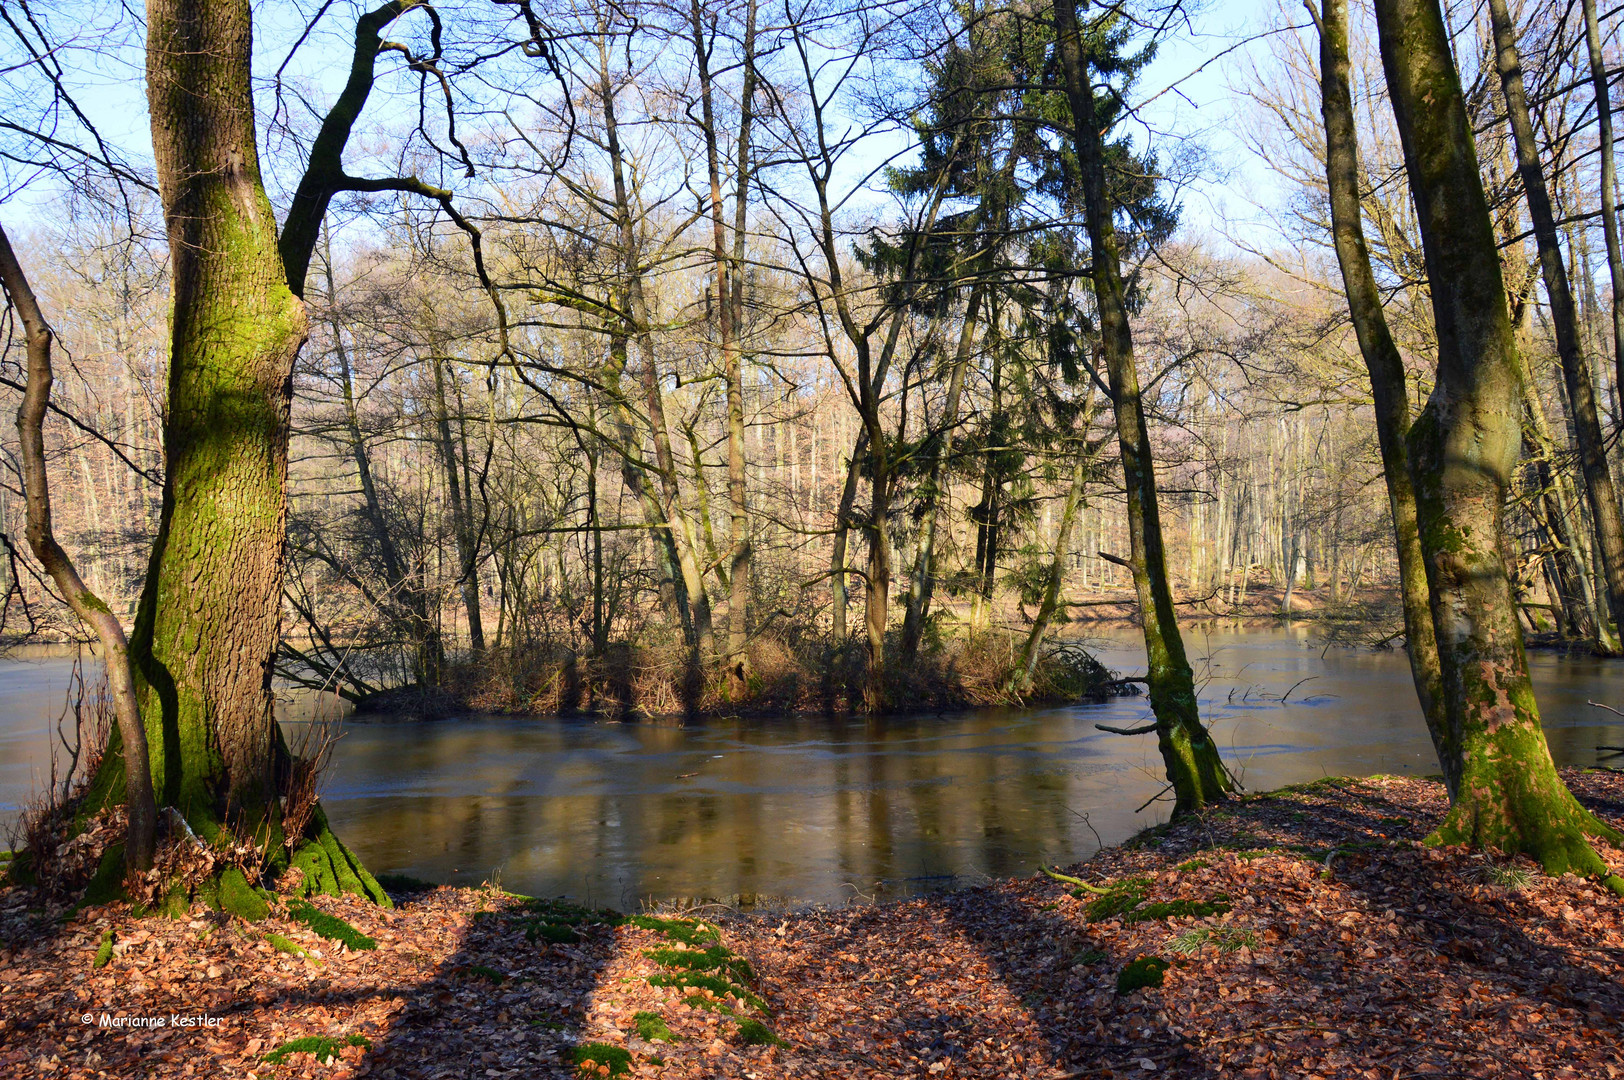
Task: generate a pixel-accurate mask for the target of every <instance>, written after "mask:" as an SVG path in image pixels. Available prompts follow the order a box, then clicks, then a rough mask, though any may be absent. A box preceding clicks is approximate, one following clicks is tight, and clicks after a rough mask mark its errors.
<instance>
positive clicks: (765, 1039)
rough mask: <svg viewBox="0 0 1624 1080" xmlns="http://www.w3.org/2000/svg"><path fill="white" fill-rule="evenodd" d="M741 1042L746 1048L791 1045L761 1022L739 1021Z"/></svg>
mask: <svg viewBox="0 0 1624 1080" xmlns="http://www.w3.org/2000/svg"><path fill="white" fill-rule="evenodd" d="M739 1041H740V1042H742V1043H744V1044H745V1045H746V1046H788V1045H789V1043H787V1042H785V1041H784V1040H783V1039H780V1038H779V1037H778V1036H777V1035H775V1034H773V1030H772V1028H770V1027H768V1026H767V1025H766V1024H763V1023H762V1022H761V1021H760V1020H740V1021H739Z"/></svg>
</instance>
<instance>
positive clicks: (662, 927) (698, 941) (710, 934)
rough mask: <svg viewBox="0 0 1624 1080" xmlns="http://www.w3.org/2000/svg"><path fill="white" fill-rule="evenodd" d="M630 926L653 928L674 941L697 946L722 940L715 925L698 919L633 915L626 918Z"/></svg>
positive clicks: (645, 928)
mask: <svg viewBox="0 0 1624 1080" xmlns="http://www.w3.org/2000/svg"><path fill="white" fill-rule="evenodd" d="M626 924H627V925H628V926H635V927H638V928H640V929H643V930H653V931H654V932H655V933H658V934H664V935H665V936H666V937H667V938H669V939H670V940H672V941H677V942H681V943H682V944H684V945H692V946H694V947H696V948H698V947H701V946H706V945H715V944H717V943H718V942H720V941H721V940H722V935H721V933H720V931H718V930H717V929H716V927H714V926H708V925H706V924H705V923H702V922H700V921H699V920H697V919H666V918H661V917H660V916H658V915H633V916H632V917H631V918H629V919H627V920H626Z"/></svg>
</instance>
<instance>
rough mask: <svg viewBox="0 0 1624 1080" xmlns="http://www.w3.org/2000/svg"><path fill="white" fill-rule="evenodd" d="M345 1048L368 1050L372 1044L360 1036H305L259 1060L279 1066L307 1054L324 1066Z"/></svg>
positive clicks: (284, 1044)
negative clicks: (336, 1037)
mask: <svg viewBox="0 0 1624 1080" xmlns="http://www.w3.org/2000/svg"><path fill="white" fill-rule="evenodd" d="M346 1046H360V1047H365V1048H366V1049H368V1050H370V1049H371V1048H372V1043H370V1042H368V1041H367V1040H366V1039H364V1038H362V1037H361V1036H360V1035H346V1036H344V1037H343V1038H342V1039H335V1038H331V1037H329V1036H326V1035H306V1036H305V1037H304V1038H302V1039H293V1040H291V1041H289V1042H285V1043H283V1044H282V1045H281V1046H278V1047H277V1048H276V1049H275V1050H272V1051H271V1052H270V1053H268V1054H266V1055H265V1056H264V1057H263V1058H261V1059H260V1060H261V1061H268V1062H270V1063H271V1064H272V1065H281V1064H283V1063H285V1062H286V1061H287V1060H288V1057H289V1056H290V1055H293V1054H309V1055H310V1056H312V1057H314V1058H315V1059H316V1060H317V1061H318V1062H320V1063H321V1064H323V1065H325V1064H327V1063H328V1062H330V1061H332V1060H333V1059H334V1058H336V1057H338V1055H339V1052H340V1051H341V1050H343V1049H344V1048H345V1047H346Z"/></svg>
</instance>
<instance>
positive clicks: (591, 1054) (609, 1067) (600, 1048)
mask: <svg viewBox="0 0 1624 1080" xmlns="http://www.w3.org/2000/svg"><path fill="white" fill-rule="evenodd" d="M574 1058H575V1070H576V1072H577V1074H579V1075H580V1076H582V1077H585V1078H586V1080H595V1078H597V1077H601V1076H623V1075H625V1074H626V1073H628V1072H631V1069H632V1056H631V1054H629V1053H628V1052H626V1051H625V1050H623V1049H621V1048H620V1047H618V1046H610V1045H609V1044H608V1043H596V1042H595V1043H586V1044H585V1045H583V1046H577V1047H576V1048H575V1054H574Z"/></svg>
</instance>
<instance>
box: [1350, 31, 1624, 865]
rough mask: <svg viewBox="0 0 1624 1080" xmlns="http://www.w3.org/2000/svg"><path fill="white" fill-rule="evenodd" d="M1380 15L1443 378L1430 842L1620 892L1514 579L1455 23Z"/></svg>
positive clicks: (1435, 435)
mask: <svg viewBox="0 0 1624 1080" xmlns="http://www.w3.org/2000/svg"><path fill="white" fill-rule="evenodd" d="M1376 21H1377V29H1378V33H1379V37H1380V45H1381V53H1382V64H1383V67H1384V69H1385V70H1386V74H1387V85H1388V92H1389V94H1390V96H1391V99H1392V103H1393V113H1394V117H1395V119H1396V120H1397V124H1398V129H1399V134H1400V137H1401V139H1402V141H1403V145H1404V159H1405V168H1406V171H1407V173H1408V174H1409V179H1410V187H1411V191H1412V193H1413V195H1414V198H1415V204H1416V210H1417V218H1418V221H1419V224H1420V227H1421V236H1422V241H1423V249H1424V253H1425V258H1426V267H1427V278H1428V281H1429V283H1430V286H1431V291H1432V302H1433V318H1434V321H1435V322H1436V325H1437V340H1438V372H1437V381H1436V384H1435V388H1434V390H1433V393H1432V397H1431V398H1430V399H1429V400H1428V402H1427V405H1426V408H1425V409H1424V410H1423V411H1422V414H1421V416H1420V418H1419V419H1418V420H1417V421H1416V422H1415V424H1414V426H1413V427H1412V428H1411V431H1410V436H1409V451H1410V472H1411V479H1412V482H1413V484H1414V487H1415V496H1416V512H1417V525H1418V530H1419V535H1420V539H1421V549H1422V553H1423V555H1424V557H1425V559H1426V569H1427V580H1428V583H1429V585H1430V587H1431V591H1432V619H1433V626H1434V629H1435V633H1436V636H1437V641H1438V652H1439V659H1440V666H1441V669H1442V674H1443V679H1442V689H1443V696H1444V703H1445V709H1446V711H1447V718H1448V731H1447V732H1446V734H1445V747H1444V753H1443V754H1442V755H1441V756H1442V758H1443V766H1444V778H1445V781H1446V782H1447V784H1448V786H1449V791H1450V795H1451V802H1452V805H1451V808H1450V811H1449V814H1448V816H1447V817H1446V818H1445V819H1444V822H1443V823H1442V825H1440V827H1439V829H1438V831H1437V833H1436V834H1435V839H1437V840H1438V841H1440V842H1446V843H1465V844H1469V845H1472V846H1474V847H1480V848H1490V849H1496V850H1502V851H1515V852H1523V853H1526V854H1528V855H1530V856H1532V857H1533V858H1535V859H1537V860H1539V862H1540V863H1541V865H1543V866H1544V867H1545V869H1546V870H1547V871H1548V872H1550V873H1562V872H1564V871H1569V870H1571V871H1575V872H1578V873H1583V874H1590V875H1597V876H1604V877H1607V878H1608V881H1609V884H1611V885H1614V886H1616V887H1617V888H1619V889H1624V881H1620V880H1619V879H1618V878H1616V877H1611V876H1610V875H1609V871H1608V869H1607V867H1606V865H1605V864H1604V863H1603V862H1602V860H1601V858H1600V857H1599V856H1598V855H1597V854H1596V851H1595V849H1594V848H1593V847H1592V846H1591V844H1590V841H1589V839H1588V838H1589V837H1591V836H1604V837H1607V838H1608V839H1609V840H1612V841H1615V842H1617V841H1619V840H1620V839H1621V838H1620V836H1619V834H1618V833H1617V832H1616V831H1615V830H1613V829H1611V828H1609V827H1608V826H1606V825H1604V824H1602V822H1600V821H1599V820H1598V819H1597V818H1596V817H1595V816H1594V815H1592V814H1590V813H1589V812H1588V811H1586V810H1585V809H1584V808H1583V807H1581V806H1580V805H1579V803H1578V801H1577V800H1575V799H1574V797H1573V795H1572V793H1570V792H1569V791H1568V789H1567V787H1566V785H1565V784H1563V783H1562V780H1561V778H1560V777H1559V776H1558V775H1557V773H1556V766H1555V764H1554V763H1553V762H1552V760H1551V755H1550V750H1549V748H1548V747H1547V746H1546V743H1545V735H1544V732H1543V731H1542V730H1541V728H1540V722H1539V709H1538V706H1537V705H1536V704H1535V701H1534V693H1533V687H1532V686H1531V684H1530V683H1529V679H1528V665H1527V658H1526V657H1525V655H1524V653H1523V639H1522V628H1521V626H1520V624H1519V623H1518V620H1517V612H1516V606H1515V602H1514V598H1513V596H1512V592H1511V585H1510V581H1509V579H1508V578H1507V575H1506V569H1505V552H1506V538H1505V533H1504V528H1503V513H1504V504H1505V498H1506V493H1507V491H1508V489H1509V487H1510V478H1511V470H1512V468H1513V466H1514V465H1515V463H1516V459H1517V453H1518V448H1519V445H1520V442H1521V434H1522V432H1521V423H1520V411H1521V401H1520V400H1519V392H1520V387H1519V382H1520V379H1521V372H1520V368H1519V363H1518V358H1517V354H1516V346H1515V341H1514V338H1513V329H1512V323H1511V317H1510V311H1509V308H1508V307H1507V301H1506V292H1505V284H1504V281H1503V279H1502V276H1501V271H1500V260H1499V254H1498V251H1497V249H1496V245H1495V236H1494V226H1493V222H1492V220H1491V218H1490V216H1489V206H1488V200H1487V198H1486V196H1485V194H1484V190H1483V183H1482V180H1481V177H1480V174H1479V171H1478V161H1477V150H1476V146H1475V144H1474V142H1473V138H1472V128H1471V123H1470V120H1469V118H1468V116H1467V112H1466V108H1465V102H1464V100H1463V97H1462V94H1461V87H1460V78H1459V74H1458V73H1457V71H1456V68H1455V64H1454V59H1453V57H1452V55H1451V52H1450V43H1449V35H1448V29H1447V27H1446V25H1445V23H1444V20H1443V15H1442V13H1441V11H1440V10H1439V7H1438V4H1437V0H1376Z"/></svg>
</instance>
